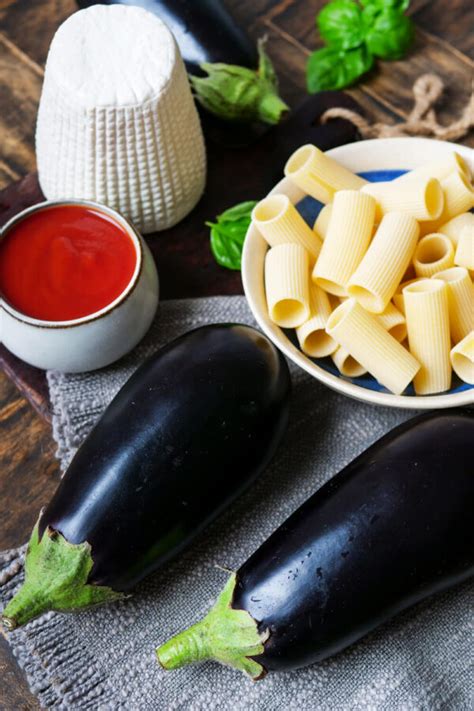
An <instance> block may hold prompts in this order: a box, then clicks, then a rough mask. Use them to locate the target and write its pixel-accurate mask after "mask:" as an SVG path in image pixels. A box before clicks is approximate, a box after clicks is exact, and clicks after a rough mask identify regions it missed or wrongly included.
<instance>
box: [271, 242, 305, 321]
mask: <svg viewBox="0 0 474 711" xmlns="http://www.w3.org/2000/svg"><path fill="white" fill-rule="evenodd" d="M308 269H309V265H308V253H307V252H306V251H305V250H304V249H303V247H301V246H300V245H299V244H280V245H277V246H276V247H272V249H270V250H269V251H268V252H267V255H266V258H265V290H266V296H267V305H268V313H269V316H270V319H271V320H272V321H273V322H274V323H276V324H277V325H278V326H281V327H282V328H296V327H297V326H301V324H302V323H304V322H305V321H307V320H308V318H309V279H308Z"/></svg>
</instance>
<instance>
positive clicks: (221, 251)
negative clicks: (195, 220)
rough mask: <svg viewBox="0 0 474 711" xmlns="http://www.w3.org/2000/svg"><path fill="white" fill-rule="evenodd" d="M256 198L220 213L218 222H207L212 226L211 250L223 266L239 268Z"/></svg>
mask: <svg viewBox="0 0 474 711" xmlns="http://www.w3.org/2000/svg"><path fill="white" fill-rule="evenodd" d="M256 204H257V203H256V201H255V200H247V201H246V202H241V203H239V204H238V205H234V207H230V208H229V209H228V210H225V212H223V213H222V214H221V215H219V216H218V217H217V218H216V219H217V223H216V222H206V225H207V226H208V227H210V228H211V238H210V241H211V251H212V254H213V255H214V259H215V260H216V262H217V263H218V264H220V266H221V267H225V268H226V269H234V270H239V269H240V268H241V260H242V249H243V246H244V240H245V235H246V234H247V230H248V228H249V225H250V222H251V219H252V210H253V208H254V207H255V205H256Z"/></svg>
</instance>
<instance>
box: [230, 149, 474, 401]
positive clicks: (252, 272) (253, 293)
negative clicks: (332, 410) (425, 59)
mask: <svg viewBox="0 0 474 711" xmlns="http://www.w3.org/2000/svg"><path fill="white" fill-rule="evenodd" d="M452 151H456V152H457V153H459V154H460V155H462V156H463V158H464V159H465V160H466V161H467V162H468V164H469V165H470V167H471V169H473V167H474V155H473V151H472V149H470V148H467V147H465V146H461V145H457V144H454V143H446V142H442V141H435V140H431V139H428V138H379V139H374V140H370V141H360V142H358V143H350V144H348V145H345V146H339V147H338V148H333V149H332V150H330V151H328V155H329V156H331V157H332V158H334V159H335V160H337V161H338V162H339V163H341V164H342V165H344V166H345V167H346V168H349V170H352V171H353V172H355V173H359V174H360V175H362V176H363V177H364V178H366V179H367V180H371V181H374V182H377V181H382V180H393V179H394V178H396V177H398V176H399V175H401V174H403V173H404V172H406V171H407V170H412V169H413V168H417V167H418V166H420V165H423V164H425V163H427V162H428V161H430V160H433V159H435V158H437V157H440V156H442V155H443V153H449V152H452ZM273 193H284V194H285V195H287V196H288V197H289V198H290V200H291V202H292V203H293V204H294V205H296V206H297V208H298V210H299V212H300V213H301V214H302V215H303V217H304V218H305V220H306V221H307V222H308V224H310V225H311V226H312V225H313V224H314V221H315V219H316V216H317V214H318V212H319V211H320V209H321V207H322V205H321V203H319V202H318V201H317V200H314V199H313V198H311V197H308V196H306V195H305V194H304V193H303V191H302V190H301V189H300V188H298V187H297V186H296V185H294V184H293V183H292V182H291V181H290V180H288V178H283V180H281V181H280V182H279V183H278V184H277V185H276V186H275V187H274V188H273V190H272V191H271V192H270V194H273ZM267 249H268V245H267V243H266V242H265V240H264V239H263V237H262V236H261V235H260V233H259V232H258V230H257V228H256V227H255V226H254V225H250V227H249V230H248V232H247V236H246V239H245V244H244V250H243V255H242V280H243V285H244V291H245V295H246V297H247V301H248V303H249V305H250V308H251V310H252V313H253V314H254V316H255V319H256V320H257V322H258V324H259V326H260V328H261V329H262V331H263V332H264V333H265V334H266V335H267V336H268V337H269V338H270V339H271V340H272V341H273V343H274V344H275V345H276V346H277V347H278V348H279V349H280V350H281V351H282V352H283V353H284V354H285V355H286V356H287V357H288V358H289V359H290V360H291V361H293V362H294V363H296V364H297V365H299V366H300V367H301V368H303V369H304V370H306V371H307V372H308V373H310V375H312V376H313V377H315V378H317V379H318V380H320V381H321V382H322V383H325V384H326V385H327V386H328V387H330V388H332V389H333V390H337V391H338V392H340V393H343V394H344V395H349V396H350V397H353V398H355V399H357V400H363V401H365V402H370V403H373V404H375V405H385V406H389V407H402V408H412V409H420V410H431V409H438V408H445V407H459V406H462V405H468V404H474V388H473V386H471V385H468V384H466V383H463V382H462V381H460V380H459V378H457V376H456V375H455V374H454V373H453V381H452V386H451V389H450V390H449V391H447V392H445V393H440V394H439V395H423V396H420V395H416V394H415V392H414V390H413V387H412V386H410V387H409V388H408V389H407V390H406V392H405V393H404V394H403V395H394V394H393V393H391V392H389V391H388V390H387V389H386V388H384V387H383V386H382V385H380V384H379V383H378V382H377V381H376V380H375V378H373V377H372V376H370V375H364V376H361V377H358V378H347V377H345V376H343V375H341V374H340V373H339V371H338V370H337V368H336V366H335V365H334V363H333V362H332V360H331V358H318V359H315V358H309V357H308V356H306V355H305V354H304V353H303V352H302V351H301V350H300V349H299V346H298V342H297V339H296V336H295V333H294V331H293V330H292V331H290V330H288V331H286V330H283V329H281V328H280V327H279V326H277V325H276V324H274V323H272V321H270V318H269V316H268V310H267V303H266V299H265V288H264V262H265V253H266V251H267Z"/></svg>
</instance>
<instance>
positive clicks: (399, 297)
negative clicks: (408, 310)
mask: <svg viewBox="0 0 474 711" xmlns="http://www.w3.org/2000/svg"><path fill="white" fill-rule="evenodd" d="M415 281H418V277H416V278H415V279H408V280H407V281H402V283H401V284H400V286H399V287H398V289H397V290H396V292H395V294H394V295H393V299H392V301H393V303H394V304H395V306H396V308H397V309H398V310H399V311H400V313H402V314H403V315H405V301H404V298H403V289H404V288H405V287H406V286H408V285H409V284H413V283H414V282H415Z"/></svg>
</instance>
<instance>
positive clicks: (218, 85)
mask: <svg viewBox="0 0 474 711" xmlns="http://www.w3.org/2000/svg"><path fill="white" fill-rule="evenodd" d="M265 41H266V40H265V39H260V40H259V41H258V56H259V64H258V69H257V71H253V70H252V69H247V68H246V67H239V66H236V65H234V64H222V63H216V64H208V63H203V64H201V69H202V70H203V71H205V72H206V74H207V77H196V76H192V75H191V76H190V77H189V80H190V82H191V86H192V88H193V91H194V95H195V97H196V100H197V101H199V103H200V104H202V105H203V106H204V108H206V109H207V110H208V111H210V112H211V113H213V114H215V115H216V116H219V117H220V118H223V119H226V120H228V121H249V122H252V121H263V122H264V123H269V124H277V123H279V121H280V120H281V118H282V116H283V115H284V114H285V113H286V112H287V111H288V106H287V105H286V104H285V102H284V101H283V100H282V99H281V98H280V96H279V95H278V78H277V75H276V73H275V70H274V68H273V64H272V62H271V61H270V58H269V56H268V55H267V53H266V52H265Z"/></svg>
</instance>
